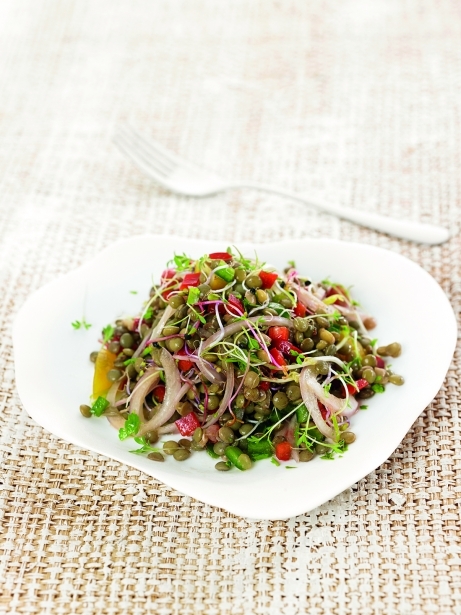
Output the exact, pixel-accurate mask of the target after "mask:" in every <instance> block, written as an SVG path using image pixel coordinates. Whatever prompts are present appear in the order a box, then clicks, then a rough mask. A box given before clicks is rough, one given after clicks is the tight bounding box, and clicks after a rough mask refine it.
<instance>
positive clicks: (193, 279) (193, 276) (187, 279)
mask: <svg viewBox="0 0 461 615" xmlns="http://www.w3.org/2000/svg"><path fill="white" fill-rule="evenodd" d="M199 284H200V273H186V275H185V276H184V278H183V281H182V282H181V286H180V287H179V290H184V289H186V288H189V286H198V285H199Z"/></svg>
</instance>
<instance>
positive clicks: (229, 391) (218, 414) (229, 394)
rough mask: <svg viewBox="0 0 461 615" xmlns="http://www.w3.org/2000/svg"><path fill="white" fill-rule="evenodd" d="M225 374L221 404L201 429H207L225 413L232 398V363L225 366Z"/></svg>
mask: <svg viewBox="0 0 461 615" xmlns="http://www.w3.org/2000/svg"><path fill="white" fill-rule="evenodd" d="M226 367H227V368H226V372H227V380H226V388H225V389H224V395H223V397H222V399H221V403H220V404H219V408H218V409H217V410H216V412H214V413H213V414H212V416H211V417H210V418H209V419H208V421H207V422H206V423H205V425H204V426H203V429H207V428H208V427H210V426H211V425H214V424H215V423H216V422H217V421H218V420H219V418H220V417H221V416H222V415H223V414H224V412H225V411H226V408H227V406H228V405H229V402H230V399H231V397H232V392H233V390H234V366H233V365H232V363H227V366H226Z"/></svg>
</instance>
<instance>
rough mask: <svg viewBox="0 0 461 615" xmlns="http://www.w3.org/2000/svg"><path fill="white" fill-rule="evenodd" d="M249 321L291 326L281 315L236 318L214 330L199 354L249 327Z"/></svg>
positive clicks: (274, 325) (272, 325)
mask: <svg viewBox="0 0 461 615" xmlns="http://www.w3.org/2000/svg"><path fill="white" fill-rule="evenodd" d="M251 323H258V324H261V325H264V326H270V327H277V326H279V327H289V328H290V329H291V328H292V327H293V321H292V320H290V319H288V318H282V317H281V316H253V317H252V318H247V319H246V320H238V321H237V322H233V323H231V324H230V325H227V326H226V327H224V329H223V330H222V331H216V333H213V335H212V336H211V337H209V338H208V339H207V341H206V342H205V343H204V344H203V346H202V349H201V352H200V354H203V353H205V352H206V351H207V350H208V349H209V348H211V347H212V346H215V345H216V344H219V342H220V341H221V340H223V339H224V338H226V337H229V335H234V333H238V332H239V331H241V330H242V329H248V328H250V327H251Z"/></svg>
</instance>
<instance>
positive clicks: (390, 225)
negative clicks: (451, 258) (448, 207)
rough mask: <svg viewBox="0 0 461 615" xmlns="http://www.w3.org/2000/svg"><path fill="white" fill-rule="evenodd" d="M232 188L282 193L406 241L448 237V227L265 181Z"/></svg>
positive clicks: (438, 240)
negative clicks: (311, 195)
mask: <svg viewBox="0 0 461 615" xmlns="http://www.w3.org/2000/svg"><path fill="white" fill-rule="evenodd" d="M232 187H233V188H234V187H235V188H253V189H254V190H260V191H263V192H271V193H273V194H279V195H280V196H285V197H288V198H290V199H294V200H295V201H299V202H301V203H306V204H307V205H312V207H316V208H317V209H321V210H323V211H326V212H328V213H330V214H334V215H336V216H338V217H339V218H344V219H345V220H350V221H351V222H355V223H356V224H360V225H362V226H367V227H368V228H372V229H375V230H377V231H380V232H381V233H388V234H389V235H394V236H395V237H400V238H401V239H409V240H410V241H416V242H418V243H427V244H432V245H436V244H440V243H443V242H444V241H447V240H448V239H449V238H450V232H449V230H448V229H446V228H445V227H443V226H438V225H435V224H425V223H422V222H412V221H410V220H397V219H396V218H391V217H388V216H382V215H381V214H375V213H373V212H369V211H362V210H357V209H354V208H352V207H343V206H342V205H335V204H333V203H327V202H325V201H314V200H311V199H307V198H305V197H303V196H301V195H299V194H296V193H295V192H290V191H289V190H283V189H282V188H277V187H275V186H270V185H268V184H258V183H252V182H248V183H244V184H242V183H239V184H238V185H237V184H236V185H235V186H232Z"/></svg>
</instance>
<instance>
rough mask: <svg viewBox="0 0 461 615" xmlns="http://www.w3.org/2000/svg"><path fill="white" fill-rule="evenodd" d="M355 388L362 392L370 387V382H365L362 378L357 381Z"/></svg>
mask: <svg viewBox="0 0 461 615" xmlns="http://www.w3.org/2000/svg"><path fill="white" fill-rule="evenodd" d="M355 386H356V387H357V388H358V390H359V391H361V390H362V389H364V388H365V387H367V386H368V381H367V380H365V378H360V380H356V381H355Z"/></svg>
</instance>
